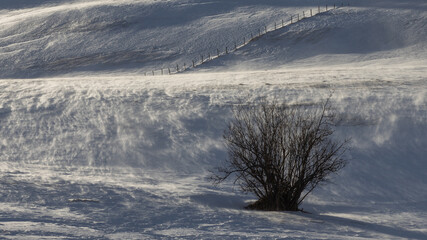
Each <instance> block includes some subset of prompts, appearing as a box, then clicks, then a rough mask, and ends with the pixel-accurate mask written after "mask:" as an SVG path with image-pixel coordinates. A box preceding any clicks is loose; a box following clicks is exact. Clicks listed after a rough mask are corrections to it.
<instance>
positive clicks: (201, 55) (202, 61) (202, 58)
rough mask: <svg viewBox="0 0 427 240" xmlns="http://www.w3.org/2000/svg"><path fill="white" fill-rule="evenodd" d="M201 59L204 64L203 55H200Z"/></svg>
mask: <svg viewBox="0 0 427 240" xmlns="http://www.w3.org/2000/svg"><path fill="white" fill-rule="evenodd" d="M200 57H201V59H202V63H203V55H200Z"/></svg>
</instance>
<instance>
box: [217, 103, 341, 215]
mask: <svg viewBox="0 0 427 240" xmlns="http://www.w3.org/2000/svg"><path fill="white" fill-rule="evenodd" d="M233 113H234V119H233V120H232V121H231V122H230V123H229V125H228V128H227V129H226V131H225V132H224V140H225V144H226V146H227V149H228V158H227V160H226V162H225V166H223V167H220V168H218V169H217V171H216V173H215V174H214V175H213V176H212V180H213V181H214V182H215V183H220V182H222V181H224V180H225V179H227V178H228V177H230V176H232V177H235V183H238V184H239V185H240V187H241V188H242V190H243V191H245V192H251V193H254V194H255V195H256V196H257V197H258V200H257V201H256V202H255V203H253V204H251V205H249V206H248V207H247V208H249V209H258V210H270V211H277V210H286V211H297V210H299V208H298V207H299V205H300V204H301V202H302V201H303V200H304V198H305V197H306V196H307V195H308V194H309V193H310V192H311V191H313V189H314V188H315V187H316V186H318V184H319V183H321V182H324V181H325V180H327V177H328V175H330V174H331V173H335V172H337V171H338V170H340V169H342V168H343V167H344V166H345V164H346V160H345V159H343V154H344V152H345V151H346V149H347V147H346V146H347V142H348V140H344V141H335V140H333V139H332V138H331V135H332V134H333V133H334V129H333V126H334V124H335V123H336V120H335V119H336V118H335V115H336V114H335V112H334V111H333V109H332V108H331V107H330V103H329V99H328V100H327V101H326V102H325V103H323V104H320V105H311V106H308V105H305V106H290V105H288V104H286V103H280V104H279V103H278V102H277V101H276V100H275V101H272V102H268V101H266V100H262V101H260V102H259V103H250V104H245V105H243V104H240V105H238V106H236V107H234V108H233Z"/></svg>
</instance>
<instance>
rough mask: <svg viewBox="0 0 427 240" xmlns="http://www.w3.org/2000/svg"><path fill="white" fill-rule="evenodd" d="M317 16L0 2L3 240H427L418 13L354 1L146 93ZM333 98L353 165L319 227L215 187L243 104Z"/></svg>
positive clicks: (254, 9) (229, 6)
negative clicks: (230, 47) (177, 69)
mask: <svg viewBox="0 0 427 240" xmlns="http://www.w3.org/2000/svg"><path fill="white" fill-rule="evenodd" d="M319 2H320V3H321V4H326V3H327V4H330V5H332V4H333V2H332V1H331V2H326V1H313V0H310V1H309V0H307V1H293V0H288V1H278V0H277V1H274V0H273V1H251V0H249V1H244V0H236V1H221V0H213V1H202V0H169V1H154V0H146V1H137V0H121V1H95V0H93V1H61V0H50V1H48V0H46V1H39V3H37V4H35V3H34V2H33V1H26V0H21V1H8V0H6V1H2V2H1V3H0V22H1V23H2V24H1V26H0V70H1V73H0V76H1V77H2V79H0V186H1V187H0V238H5V239H51V238H53V239H61V238H62V239H153V238H156V239H169V238H180V239H201V238H205V239H212V238H214V239H238V238H243V239H247V238H249V239H253V238H255V239H270V238H280V239H427V226H426V221H427V201H426V200H425V199H427V191H426V189H427V171H426V170H427V157H426V156H427V137H426V136H427V51H426V39H427V38H426V37H427V30H426V29H427V28H426V26H427V14H426V9H427V6H426V5H427V4H426V3H425V1H417V0H411V1H406V2H404V3H401V2H399V1H393V0H384V1H375V2H374V3H372V2H371V1H367V0H366V1H364V0H357V1H356V0H354V1H350V3H351V4H350V5H351V6H350V7H345V8H340V9H335V10H332V11H329V12H325V13H322V14H319V15H316V16H314V17H312V18H306V19H304V20H302V21H300V22H298V23H296V24H293V25H289V26H287V27H284V28H281V29H280V30H277V31H273V32H269V33H268V34H266V35H264V36H263V37H261V38H259V39H256V40H254V41H252V42H251V43H249V44H248V45H246V46H244V47H242V48H240V49H238V50H237V51H235V52H232V53H230V54H228V55H227V56H223V57H220V58H218V59H214V60H212V61H209V62H207V63H204V64H203V65H201V66H199V67H197V68H196V69H192V70H191V71H187V72H184V73H181V74H174V75H170V76H166V75H164V76H144V72H146V71H150V70H151V69H153V68H155V69H159V68H161V67H168V66H171V65H172V66H173V65H175V64H176V63H179V64H181V63H182V62H185V61H187V62H191V60H192V59H194V58H195V57H199V56H198V54H200V53H201V52H205V53H207V52H208V51H215V49H216V48H218V47H219V46H221V45H222V46H223V45H226V44H232V43H233V41H237V40H238V39H242V37H244V36H248V34H249V35H250V33H251V31H252V29H254V28H255V29H256V28H259V27H262V26H264V25H266V24H268V25H269V26H270V27H271V24H272V23H274V21H279V20H280V19H281V18H286V17H288V16H290V15H291V14H295V13H301V12H302V11H306V9H310V8H313V9H314V8H317V5H318V3H319ZM187 64H188V63H187ZM42 76H43V77H42ZM331 92H332V94H333V95H332V101H333V104H334V106H335V107H336V108H337V109H338V111H339V113H340V117H341V119H342V121H341V123H340V126H339V127H338V128H337V136H336V137H338V138H343V139H344V138H347V137H351V138H352V145H351V151H350V152H349V153H348V154H349V155H348V157H349V159H350V164H349V165H348V166H347V167H346V168H345V169H343V171H342V172H341V173H340V174H338V175H336V176H333V179H332V183H330V184H328V185H324V186H321V187H320V188H319V189H317V190H316V191H315V192H314V193H313V194H312V195H311V196H310V197H309V198H308V199H307V200H306V202H305V203H304V204H303V206H302V207H303V208H304V210H306V211H308V212H310V214H308V213H287V212H256V211H247V210H244V209H243V207H244V206H245V205H246V204H248V202H250V201H253V200H254V197H253V196H251V195H244V194H242V193H240V192H239V191H238V189H237V188H235V187H233V185H232V183H231V182H227V183H225V184H224V185H222V186H220V187H214V186H212V185H211V184H210V183H209V182H208V181H207V180H206V177H207V176H208V175H209V170H211V169H213V168H214V167H216V166H218V165H220V164H221V161H223V160H224V159H225V157H226V152H225V148H224V146H223V143H222V132H223V130H224V129H225V126H226V124H227V121H228V120H229V118H230V117H231V116H230V108H231V106H232V105H233V104H235V103H237V102H238V101H239V100H241V99H243V100H246V101H252V100H255V99H258V98H260V97H264V96H266V97H268V98H278V99H283V100H286V101H289V102H291V103H305V104H310V103H315V102H318V101H322V100H324V99H325V98H327V97H328V96H329V95H330V94H331Z"/></svg>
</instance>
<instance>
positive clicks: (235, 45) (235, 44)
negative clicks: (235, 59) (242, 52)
mask: <svg viewBox="0 0 427 240" xmlns="http://www.w3.org/2000/svg"><path fill="white" fill-rule="evenodd" d="M236 49H237V43H236V42H234V50H236Z"/></svg>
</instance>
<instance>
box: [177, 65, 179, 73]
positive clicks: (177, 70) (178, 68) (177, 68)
mask: <svg viewBox="0 0 427 240" xmlns="http://www.w3.org/2000/svg"><path fill="white" fill-rule="evenodd" d="M176 72H179V67H178V64H176Z"/></svg>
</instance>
